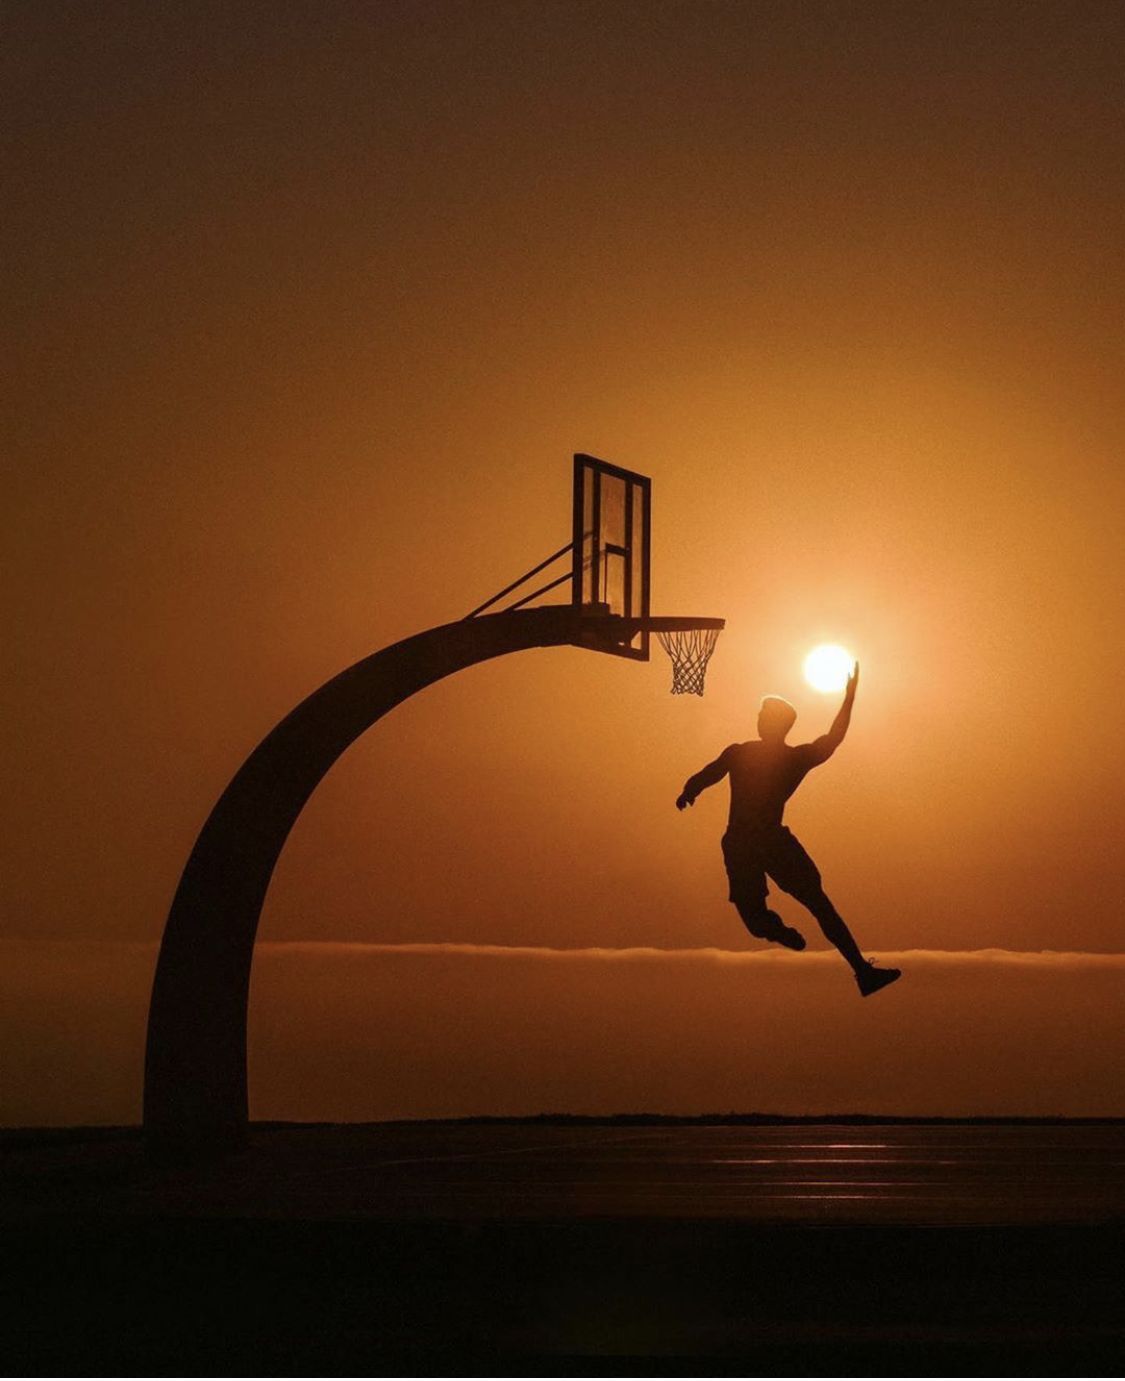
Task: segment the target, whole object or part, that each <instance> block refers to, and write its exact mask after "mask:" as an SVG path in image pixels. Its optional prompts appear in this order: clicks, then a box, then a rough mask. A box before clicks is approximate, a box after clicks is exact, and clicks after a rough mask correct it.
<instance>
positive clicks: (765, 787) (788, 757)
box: [719, 739, 827, 834]
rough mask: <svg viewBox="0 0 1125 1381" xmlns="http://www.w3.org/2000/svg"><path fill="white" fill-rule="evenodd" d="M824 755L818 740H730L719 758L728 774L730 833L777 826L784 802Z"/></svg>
mask: <svg viewBox="0 0 1125 1381" xmlns="http://www.w3.org/2000/svg"><path fill="white" fill-rule="evenodd" d="M826 756H827V754H826V752H825V751H824V749H823V748H822V747H821V745H820V743H819V742H816V743H802V744H800V745H798V746H797V747H792V746H791V745H790V744H788V743H778V744H773V743H764V742H762V740H761V739H752V740H751V741H750V742H749V743H732V744H731V746H730V747H729V748H726V749H724V750H723V752H722V754H721V755H720V758H719V761H720V762H721V763H722V764H723V765H724V766H725V767H726V769H727V772H728V773H729V774H730V819H729V822H728V824H727V829H728V831H729V832H730V833H732V834H754V833H756V832H758V831H759V830H762V829H768V828H769V827H770V826H772V825H780V824H781V817H782V814H783V813H784V811H785V803H786V801H788V799H789V798H790V796H792V795H793V793H794V791H796V790H797V788H798V787H799V786H800V785H801V783H802V781H804V779H805V776H806V774H807V773H808V772H810V771H811V770H812V769H813V768H814V767H816V766H818V765H819V764H820V763H822V762H823V761H824V759H825V757H826Z"/></svg>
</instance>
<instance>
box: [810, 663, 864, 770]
mask: <svg viewBox="0 0 1125 1381" xmlns="http://www.w3.org/2000/svg"><path fill="white" fill-rule="evenodd" d="M858 681H859V663H858V662H856V664H855V666H854V667H852V674H851V675H850V676H849V677H848V688H847V690H845V691H844V703H843V704H842V705H841V706H840V708H839V709H838V710H837V711H836V718H835V719H834V720H833V721H832V727H831V729H829V730H828V732H827V733H826V734H821V736H820V737H819V738H815V739H813V741H812V742H811V743H810V744H809V745H808V747H809V751H810V754H811V756H812V759H813V762H815V763H821V762H827V761H828V759H829V758H830V757H831V756H832V754H833V753H834V752H835V751H836V749H837V748H839V746H840V744H841V743H843V741H844V735H845V734H846V733H847V732H848V725H849V724H850V723H851V722H852V705H853V704H854V703H855V688H856V685H857V683H858Z"/></svg>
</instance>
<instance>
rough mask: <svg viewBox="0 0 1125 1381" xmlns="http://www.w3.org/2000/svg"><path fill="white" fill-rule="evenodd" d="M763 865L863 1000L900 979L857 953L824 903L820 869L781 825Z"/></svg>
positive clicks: (852, 939)
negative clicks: (802, 910)
mask: <svg viewBox="0 0 1125 1381" xmlns="http://www.w3.org/2000/svg"><path fill="white" fill-rule="evenodd" d="M766 866H767V868H768V870H769V875H770V877H772V878H773V880H774V881H775V882H776V883H777V885H778V886H779V887H781V888H783V889H784V890H785V891H786V892H788V893H789V895H790V896H792V897H796V899H797V900H798V901H799V902H800V903H801V905H802V906H804V907H807V908H808V910H809V911H811V912H812V914H813V915H814V916H815V917H816V919H817V923H818V924H819V926H820V928H821V930H823V931H824V938H825V939H826V940H827V941H828V943H829V944H830V945H834V946H835V947H836V949H838V950H839V951H840V953H841V954H842V955H843V956H844V958H845V960H847V962H848V964H849V965H850V966H851V970H852V973H854V974H855V981H856V983H857V984H858V985H859V991H860V992H861V993H862V995H863V996H864V997H868V996H869V995H870V994H871V993H876V992H878V991H879V989H880V988H885V987H886V986H887V984H888V983H893V982H894V981H895V979H896V978H900V977H901V976H902V974H901V971H900V970H899V969H880V968H877V967H876V966H875V965H874V964H872V963H871V962H870V961H869V960H867V959H865V958H864V957H863V955H862V954H861V953H860V952H859V946H858V945H857V944H856V942H855V937H854V936H853V935H852V933H851V931H850V930H849V929H848V927H847V925H846V924H845V923H844V918H843V917H842V916H841V915H840V913H839V912H838V911H837V910H836V908H835V907H834V906H833V905H832V903H831V902H830V901H829V900H828V895H827V893H826V892H825V890H824V887H823V885H822V884H821V881H820V870H819V869H818V868H817V866H816V864H815V863H814V862H813V861H812V859H811V858H810V857H809V856H808V854H807V853H806V852H805V849H804V847H803V846H802V844H801V842H800V840H798V839H797V838H796V837H795V836H794V835H792V834H790V832H789V831H788V830H787V829H785V827H784V826H782V827H780V828H779V829H778V831H777V833H776V834H775V835H774V836H773V837H772V838H771V841H770V857H769V860H768V862H767V865H766Z"/></svg>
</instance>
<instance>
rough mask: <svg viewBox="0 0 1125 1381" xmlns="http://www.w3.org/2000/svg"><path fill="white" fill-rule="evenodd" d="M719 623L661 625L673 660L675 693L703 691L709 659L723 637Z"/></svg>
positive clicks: (662, 643)
mask: <svg viewBox="0 0 1125 1381" xmlns="http://www.w3.org/2000/svg"><path fill="white" fill-rule="evenodd" d="M721 631H722V625H721V624H719V626H718V627H701V626H698V625H697V626H695V627H691V628H657V629H656V636H657V638H658V639H659V640H660V646H661V647H662V648H663V649H664V651H665V652H667V654H668V656H669V658H670V659H671V662H672V694H673V695H702V694H703V678H704V677H705V676H706V675H707V663H708V662H709V661H710V660H711V654H712V652H714V650H715V644H716V643H717V642H718V640H719V633H720V632H721Z"/></svg>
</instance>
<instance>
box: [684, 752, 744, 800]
mask: <svg viewBox="0 0 1125 1381" xmlns="http://www.w3.org/2000/svg"><path fill="white" fill-rule="evenodd" d="M733 746H734V745H733V744H732V745H731V747H733ZM729 771H730V748H724V749H723V751H722V752H721V753H720V754H719V756H718V757H717V758H716V759H715V761H714V762H709V763H708V764H707V766H706V767H701V768H700V769H699V771H698V772H697V773H696V774H695V776H694V777H689V778H688V779H687V781H686V782H685V783H684V789H683V791H681V792H680V794H679V795H678V796H677V797H676V809H677V810H683V808H684V806H693V805H695V798H696V797H697V796H698V795H699V793H700V792H701V791H706V790H707V788H708V787H709V786H714V785H715V783H716V782H721V781H722V780H723V778H724V777H725V776H726V775H727V773H728V772H729Z"/></svg>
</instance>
